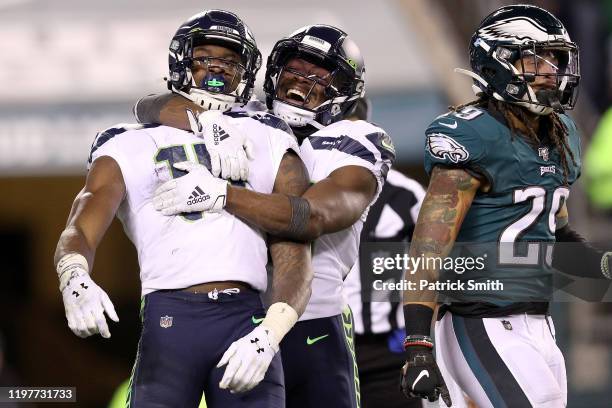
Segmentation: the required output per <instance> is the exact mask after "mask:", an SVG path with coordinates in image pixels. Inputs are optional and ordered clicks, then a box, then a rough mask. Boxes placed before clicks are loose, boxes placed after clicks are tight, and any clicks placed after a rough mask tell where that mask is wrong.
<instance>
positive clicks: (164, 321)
mask: <svg viewBox="0 0 612 408" xmlns="http://www.w3.org/2000/svg"><path fill="white" fill-rule="evenodd" d="M159 325H160V326H161V327H163V328H164V329H167V328H168V327H172V316H168V315H166V316H162V317H160V318H159Z"/></svg>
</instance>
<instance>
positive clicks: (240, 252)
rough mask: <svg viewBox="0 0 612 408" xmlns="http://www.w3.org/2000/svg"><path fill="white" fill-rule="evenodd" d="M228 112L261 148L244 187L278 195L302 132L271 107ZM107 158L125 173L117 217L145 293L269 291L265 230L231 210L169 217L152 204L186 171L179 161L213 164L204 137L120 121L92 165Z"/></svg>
mask: <svg viewBox="0 0 612 408" xmlns="http://www.w3.org/2000/svg"><path fill="white" fill-rule="evenodd" d="M226 114H227V115H228V116H229V118H228V121H229V123H230V124H232V125H234V126H236V127H237V128H238V129H239V130H241V131H242V132H243V133H244V134H245V135H247V136H248V137H249V138H250V139H251V141H252V144H253V146H254V156H255V159H254V160H252V161H250V162H249V181H248V183H246V185H245V187H246V188H248V189H250V190H254V191H258V192H261V193H271V192H272V189H273V187H274V181H275V179H276V173H277V170H278V167H279V165H280V162H281V160H282V158H283V155H284V154H285V152H286V151H287V150H288V149H292V150H294V151H296V152H297V151H298V146H297V141H296V140H295V137H294V136H293V134H292V133H291V130H290V129H289V128H288V126H287V124H286V123H285V122H283V121H282V120H280V119H278V118H276V117H274V116H272V115H269V114H266V113H264V112H260V113H254V112H249V113H247V112H245V111H243V110H233V111H230V112H228V113H226ZM101 156H110V157H112V158H113V159H114V160H115V161H116V162H117V163H118V165H119V167H120V168H121V172H122V174H123V179H124V182H125V186H126V190H127V194H126V197H125V199H124V200H123V202H122V204H121V206H120V208H119V211H118V213H117V217H118V218H119V219H120V220H121V222H122V223H123V226H124V229H125V231H126V234H127V235H128V237H129V238H130V239H131V240H132V242H133V243H134V245H135V246H136V249H137V251H138V261H139V264H140V279H141V281H142V295H146V294H147V293H150V292H153V291H156V290H160V289H180V288H185V287H188V286H192V285H197V284H200V283H205V282H214V281H228V280H232V281H241V282H246V283H248V284H249V285H251V286H252V287H253V288H255V289H257V290H259V291H264V290H265V289H266V285H267V277H266V261H267V247H266V237H265V233H263V232H262V231H260V230H258V229H255V228H253V227H252V226H250V225H247V224H246V223H244V222H243V221H241V220H240V219H238V218H237V217H235V216H233V215H232V214H230V213H228V212H226V211H222V212H221V213H218V214H209V213H189V214H182V215H177V216H171V217H168V216H164V215H162V214H161V213H160V212H158V211H156V210H155V209H154V208H153V203H152V198H153V194H154V192H155V189H156V188H157V187H159V186H160V185H161V184H162V183H163V182H165V181H168V180H170V179H171V178H173V177H174V178H176V177H181V176H182V175H184V174H186V173H185V172H183V171H180V170H177V169H175V168H173V167H172V164H173V163H177V162H181V161H185V160H190V161H194V162H199V163H201V164H204V165H206V167H208V168H209V169H210V156H209V155H208V152H207V150H206V147H205V145H204V142H203V140H202V139H200V138H198V137H196V136H195V135H194V134H193V133H191V132H186V131H183V130H180V129H175V128H171V127H167V126H156V125H147V124H145V125H127V126H126V125H119V126H116V127H113V128H110V129H107V130H106V131H104V132H101V133H99V134H98V135H97V137H96V139H95V141H94V143H93V146H92V150H91V156H90V159H89V160H90V163H92V162H93V161H94V160H96V159H97V158H98V157H101ZM197 195H198V192H197V191H194V197H196V196H197Z"/></svg>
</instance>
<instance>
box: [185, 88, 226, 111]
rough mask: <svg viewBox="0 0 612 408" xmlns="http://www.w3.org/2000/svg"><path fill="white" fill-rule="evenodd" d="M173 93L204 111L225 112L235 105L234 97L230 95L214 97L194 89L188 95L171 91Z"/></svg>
mask: <svg viewBox="0 0 612 408" xmlns="http://www.w3.org/2000/svg"><path fill="white" fill-rule="evenodd" d="M173 91H174V92H176V93H177V94H179V95H182V96H184V97H185V98H187V99H189V100H190V101H191V102H193V103H195V104H196V105H198V106H200V107H201V108H203V109H204V110H220V111H226V110H228V109H231V108H232V107H233V106H234V104H235V103H236V99H235V97H233V96H231V95H219V96H216V95H212V94H210V93H208V92H206V91H200V90H196V89H194V90H193V91H191V92H190V93H187V92H184V91H179V90H176V89H173Z"/></svg>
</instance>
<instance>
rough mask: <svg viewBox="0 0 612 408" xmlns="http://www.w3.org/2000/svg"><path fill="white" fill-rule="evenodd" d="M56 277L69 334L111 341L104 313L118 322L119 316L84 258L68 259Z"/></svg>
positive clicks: (69, 256) (60, 263)
mask: <svg viewBox="0 0 612 408" xmlns="http://www.w3.org/2000/svg"><path fill="white" fill-rule="evenodd" d="M57 273H58V275H59V278H60V292H61V293H62V299H63V300H64V309H65V310H66V319H67V320H68V327H70V330H72V332H73V333H74V334H76V335H77V336H79V337H83V338H85V337H88V336H92V335H94V334H96V333H100V335H102V337H104V338H109V337H110V336H111V334H110V330H109V329H108V324H107V322H106V317H105V316H104V313H105V312H106V315H107V316H108V317H110V318H111V319H112V320H113V321H115V322H118V321H119V316H117V312H116V311H115V307H114V306H113V303H112V302H111V300H110V299H109V297H108V295H107V294H106V292H104V291H103V290H102V289H101V288H100V287H99V286H98V285H96V283H95V282H94V281H93V280H92V279H91V277H90V276H89V271H88V266H87V261H86V260H85V258H84V257H83V256H82V255H79V254H68V255H65V256H64V257H63V258H62V259H61V260H60V262H59V263H58V264H57Z"/></svg>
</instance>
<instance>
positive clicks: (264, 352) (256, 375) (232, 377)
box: [217, 325, 279, 393]
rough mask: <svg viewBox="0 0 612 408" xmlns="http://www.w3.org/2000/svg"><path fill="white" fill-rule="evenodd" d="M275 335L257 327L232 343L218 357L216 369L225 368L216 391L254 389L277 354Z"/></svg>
mask: <svg viewBox="0 0 612 408" xmlns="http://www.w3.org/2000/svg"><path fill="white" fill-rule="evenodd" d="M278 349H279V346H278V341H277V340H276V338H275V336H274V333H273V332H272V330H270V329H269V328H267V327H265V326H263V325H260V326H257V327H256V328H255V329H253V331H252V332H250V333H249V334H247V335H246V336H244V337H242V338H240V339H238V340H236V341H235V342H233V343H232V344H231V345H230V346H229V348H228V349H227V351H226V352H225V353H224V354H223V357H221V360H220V361H219V364H217V368H219V367H223V366H224V365H226V364H227V367H226V368H225V372H224V373H223V378H222V379H221V381H220V382H219V387H220V388H222V389H229V390H230V392H233V393H235V392H245V391H249V390H251V389H253V387H255V386H256V385H257V384H259V383H260V382H261V380H263V379H264V376H265V375H266V371H267V370H268V366H269V365H270V362H271V361H272V358H274V355H275V354H276V353H277V352H278Z"/></svg>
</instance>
